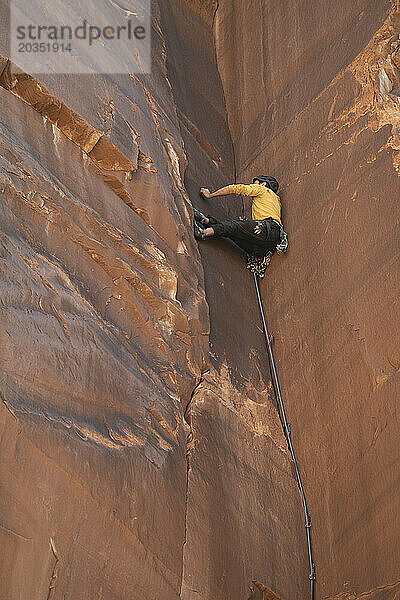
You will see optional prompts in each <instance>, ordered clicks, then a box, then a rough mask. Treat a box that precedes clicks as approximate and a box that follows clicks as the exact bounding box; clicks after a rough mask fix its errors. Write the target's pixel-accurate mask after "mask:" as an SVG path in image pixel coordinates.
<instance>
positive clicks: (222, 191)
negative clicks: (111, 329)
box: [200, 185, 232, 198]
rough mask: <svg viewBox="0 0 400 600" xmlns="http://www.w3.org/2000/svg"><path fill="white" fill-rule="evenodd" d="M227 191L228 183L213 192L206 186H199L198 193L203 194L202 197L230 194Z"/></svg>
mask: <svg viewBox="0 0 400 600" xmlns="http://www.w3.org/2000/svg"><path fill="white" fill-rule="evenodd" d="M231 193H232V192H230V191H229V185H226V186H225V187H222V188H220V189H219V190H216V191H215V192H210V190H209V189H208V188H201V190H200V194H201V195H202V196H204V198H214V197H215V196H226V194H231Z"/></svg>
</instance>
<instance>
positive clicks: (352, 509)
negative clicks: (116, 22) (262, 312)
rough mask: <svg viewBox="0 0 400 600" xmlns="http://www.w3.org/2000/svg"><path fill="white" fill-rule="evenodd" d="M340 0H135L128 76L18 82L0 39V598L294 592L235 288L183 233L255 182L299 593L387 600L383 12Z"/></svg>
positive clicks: (391, 80)
mask: <svg viewBox="0 0 400 600" xmlns="http://www.w3.org/2000/svg"><path fill="white" fill-rule="evenodd" d="M343 4H344V6H343V7H338V6H332V7H331V8H327V7H325V6H324V7H322V6H320V7H319V8H318V6H317V7H316V10H315V11H311V10H309V3H308V4H307V6H304V7H302V6H301V5H300V4H299V3H296V6H293V7H290V6H287V5H283V4H276V5H274V6H273V5H272V4H271V5H270V4H269V3H268V4H265V6H263V7H261V8H260V7H258V6H257V7H255V6H254V5H253V3H251V2H243V3H228V2H224V1H222V2H221V1H220V2H219V5H217V4H215V3H214V2H211V1H209V2H197V1H194V0H193V1H190V2H187V1H183V0H174V1H173V2H172V1H170V0H160V1H159V2H158V3H157V2H155V1H154V2H153V21H152V59H153V68H152V73H151V75H138V76H132V77H128V76H114V77H104V76H101V75H93V76H89V75H82V76H77V75H75V76H73V77H67V76H55V75H52V76H48V75H47V76H44V75H43V76H40V77H32V76H31V75H30V74H27V73H24V72H22V71H21V69H19V68H18V66H16V65H14V64H12V63H11V62H10V61H8V60H7V59H8V54H7V48H6V47H5V45H4V36H2V39H3V45H2V47H1V48H0V54H1V56H2V57H3V58H2V59H1V60H0V70H1V74H0V86H1V87H0V96H1V103H2V110H1V119H0V145H1V153H0V158H1V171H0V182H1V192H2V194H1V201H2V209H1V211H0V236H1V237H0V243H1V246H0V277H1V280H0V281H1V288H0V289H1V294H0V299H1V306H0V313H1V322H0V336H1V344H0V365H1V376H0V398H1V401H2V402H1V404H0V413H1V422H0V431H1V437H0V448H1V456H0V472H1V479H0V481H1V484H2V492H1V493H2V508H1V512H0V537H1V542H2V548H3V557H4V558H3V560H2V561H1V566H0V598H1V600H3V599H4V600H17V599H18V600H25V599H28V598H29V600H31V599H32V600H35V599H36V598H37V599H39V598H47V599H48V600H50V599H51V598H53V599H54V600H56V599H57V598H65V599H71V600H72V599H73V600H80V599H82V600H83V599H88V600H91V599H93V600H94V599H100V598H103V599H105V600H111V599H114V598H115V599H117V598H118V599H121V600H122V599H126V600H128V599H129V600H134V599H135V600H136V599H138V600H139V599H140V600H145V599H148V600H154V599H155V598H159V599H160V600H161V599H162V600H169V599H171V600H172V599H178V598H182V599H184V600H195V599H196V600H198V599H207V600H226V599H227V598H231V599H232V600H233V599H234V600H236V599H238V600H239V599H243V600H246V599H247V598H249V597H251V598H252V599H256V598H264V599H265V598H270V599H276V598H282V599H289V598H290V599H291V600H292V599H293V600H294V599H303V598H306V597H307V596H308V595H309V582H308V578H307V577H308V572H307V555H306V545H305V532H304V522H303V515H302V506H301V502H300V496H299V493H298V490H297V485H296V480H295V477H294V473H293V465H292V462H291V460H290V456H289V453H288V450H287V446H286V441H285V439H284V436H283V433H282V429H281V424H280V421H279V416H278V413H277V410H276V404H275V399H274V394H273V389H272V384H271V380H270V375H269V370H268V364H267V360H266V354H265V341H264V338H263V335H262V330H261V320H260V316H259V313H258V307H257V302H256V296H255V291H254V284H253V280H252V277H251V276H250V274H249V272H248V271H246V269H245V268H244V262H243V258H242V257H241V256H240V255H239V254H238V253H237V252H236V251H235V249H234V248H232V247H231V246H228V245H227V244H224V243H222V242H215V243H214V242H212V243H210V244H204V245H201V246H200V247H198V244H197V243H196V242H195V240H194V239H193V235H192V230H191V219H192V205H196V206H197V207H199V208H201V209H203V210H209V211H210V212H211V211H212V212H215V214H216V215H217V216H218V215H221V216H222V215H224V214H228V215H230V216H235V215H238V214H242V210H243V211H246V210H247V209H248V207H246V206H243V205H242V203H241V202H240V200H239V199H236V201H235V200H234V199H232V198H223V199H217V200H216V201H215V202H214V203H213V206H212V208H211V207H207V206H206V204H205V203H204V202H203V201H201V200H200V198H199V197H198V189H199V187H200V186H201V185H205V186H208V187H210V188H215V187H217V186H220V185H224V184H226V183H228V182H231V181H233V180H238V181H244V182H245V181H248V180H249V179H250V178H251V177H252V175H253V174H254V173H255V172H256V171H257V172H258V171H265V170H266V169H267V170H268V171H270V172H271V174H274V175H275V176H277V177H278V179H280V180H281V181H282V184H283V185H282V187H283V193H282V200H283V205H284V218H285V224H286V229H287V231H288V233H289V235H290V243H291V251H290V253H289V254H288V255H287V256H286V257H285V259H277V258H274V259H273V262H272V264H271V267H270V268H269V269H270V270H269V272H268V276H267V278H266V280H265V281H264V282H263V284H262V291H263V296H264V302H265V307H266V312H267V318H268V319H269V320H270V322H271V324H272V326H273V328H274V329H275V330H276V336H275V337H276V344H275V353H276V356H277V358H278V368H279V374H280V378H281V383H282V388H283V390H284V394H285V398H286V401H287V405H288V412H289V415H290V419H291V422H292V425H293V437H294V442H295V445H296V447H297V448H298V454H299V462H300V465H301V467H302V473H303V476H304V483H305V487H306V491H307V494H308V497H309V500H310V508H311V514H312V516H313V540H314V547H315V554H316V556H315V558H316V563H317V577H318V587H317V590H318V591H317V597H319V598H327V597H332V598H333V597H335V598H337V599H338V600H344V599H345V598H356V597H358V596H360V595H361V594H362V595H363V596H362V597H367V598H371V599H372V598H373V599H374V600H378V599H379V600H388V599H389V598H395V597H396V594H399V585H398V583H396V582H397V581H398V579H399V577H398V572H397V569H398V564H399V561H398V556H396V545H395V540H396V537H397V535H396V532H397V533H398V524H396V519H397V518H398V517H397V514H398V510H397V508H396V491H397V490H396V487H395V481H396V479H395V475H396V463H395V455H394V453H395V450H396V448H397V447H398V444H396V429H395V418H394V410H395V406H394V405H395V402H394V400H395V383H396V379H395V374H396V372H397V371H398V365H399V351H398V346H396V343H395V336H394V335H393V331H394V323H396V321H394V311H395V301H396V298H397V294H396V289H397V288H396V285H395V274H396V272H397V271H396V260H395V259H396V256H395V255H396V250H398V248H395V242H394V239H395V238H394V228H395V218H394V217H393V213H394V210H395V209H396V203H395V198H396V194H398V190H399V179H398V174H397V171H396V169H397V168H398V166H399V161H398V154H397V151H398V149H399V148H400V144H399V141H398V138H397V137H396V136H397V131H396V127H398V124H399V122H400V111H399V108H400V105H399V103H398V96H397V93H398V85H399V82H398V73H399V71H398V69H399V68H400V64H399V61H398V47H399V43H400V41H399V19H398V16H397V15H398V13H397V12H396V7H391V5H390V4H389V3H385V2H381V3H378V4H377V3H370V4H368V3H366V2H365V1H364V2H359V3H357V2H356V3H352V5H351V6H349V5H348V3H343ZM97 5H98V10H100V9H101V6H100V5H101V2H99V3H97ZM2 10H3V14H4V15H6V14H7V7H6V6H3V9H2ZM318 10H319V11H321V14H319V12H318ZM330 10H332V14H330V12H329V11H330ZM2 23H3V27H4V23H7V19H6V18H5V19H3V21H2ZM244 23H245V24H246V27H244ZM278 33H279V35H278ZM288 48H289V49H290V52H288ZM260 82H261V85H260ZM266 165H267V166H266ZM310 226H311V227H312V229H311V232H310ZM199 249H200V252H199ZM288 274H289V276H288ZM396 528H397V529H396ZM396 586H397V587H396Z"/></svg>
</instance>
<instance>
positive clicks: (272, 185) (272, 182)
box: [253, 175, 279, 194]
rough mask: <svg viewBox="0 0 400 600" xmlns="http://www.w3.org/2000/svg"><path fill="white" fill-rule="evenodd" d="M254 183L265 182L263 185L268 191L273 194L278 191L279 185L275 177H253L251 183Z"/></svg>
mask: <svg viewBox="0 0 400 600" xmlns="http://www.w3.org/2000/svg"><path fill="white" fill-rule="evenodd" d="M255 181H262V182H264V181H265V183H266V184H267V187H269V189H270V190H272V191H273V192H275V194H276V192H277V191H278V190H279V183H278V182H277V180H276V179H275V177H270V176H269V175H258V176H257V177H254V179H253V183H254V182H255Z"/></svg>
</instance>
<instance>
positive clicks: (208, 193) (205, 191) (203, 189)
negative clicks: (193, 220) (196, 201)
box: [200, 188, 211, 198]
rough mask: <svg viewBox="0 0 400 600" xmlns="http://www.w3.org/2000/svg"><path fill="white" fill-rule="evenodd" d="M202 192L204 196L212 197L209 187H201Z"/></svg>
mask: <svg viewBox="0 0 400 600" xmlns="http://www.w3.org/2000/svg"><path fill="white" fill-rule="evenodd" d="M200 194H201V195H202V196H203V197H204V198H211V192H210V190H209V189H208V188H200Z"/></svg>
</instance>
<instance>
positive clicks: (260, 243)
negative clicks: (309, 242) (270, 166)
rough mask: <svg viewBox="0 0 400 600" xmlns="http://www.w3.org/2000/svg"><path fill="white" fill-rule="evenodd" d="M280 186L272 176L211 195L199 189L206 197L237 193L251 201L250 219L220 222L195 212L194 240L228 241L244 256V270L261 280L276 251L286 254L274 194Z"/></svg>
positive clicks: (258, 178)
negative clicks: (226, 239)
mask: <svg viewBox="0 0 400 600" xmlns="http://www.w3.org/2000/svg"><path fill="white" fill-rule="evenodd" d="M278 188H279V184H278V182H277V180H276V179H275V178H274V177H270V176H268V175H258V176H257V177H255V178H254V179H253V183H252V184H251V185H244V184H233V185H227V186H225V187H223V188H220V189H219V190H216V191H215V192H213V193H211V192H210V190H208V189H207V188H201V189H200V194H201V195H202V196H203V197H204V198H206V199H209V198H214V197H215V196H224V195H226V194H239V195H241V196H250V197H251V198H252V206H251V209H252V210H251V212H252V219H237V220H226V221H219V220H218V219H215V218H214V217H211V216H208V217H206V216H205V215H204V214H203V213H201V212H200V211H198V210H196V209H194V236H195V238H196V239H197V240H205V239H207V238H209V237H226V238H229V239H231V240H232V241H233V242H235V244H236V245H237V246H239V247H240V248H242V250H244V251H245V252H246V254H247V268H248V269H250V270H251V271H252V272H253V273H256V274H257V275H258V276H259V277H263V276H264V274H265V270H266V268H267V266H268V265H269V263H270V260H271V257H272V255H273V253H274V251H275V250H277V251H278V252H286V248H287V235H286V233H285V232H284V230H283V226H282V223H281V203H280V199H279V196H278V195H277V191H278Z"/></svg>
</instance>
